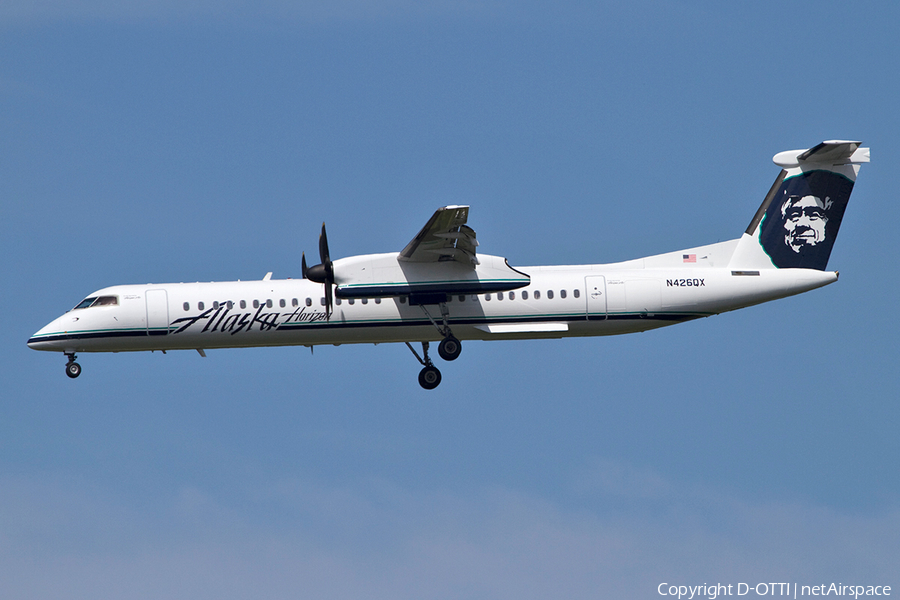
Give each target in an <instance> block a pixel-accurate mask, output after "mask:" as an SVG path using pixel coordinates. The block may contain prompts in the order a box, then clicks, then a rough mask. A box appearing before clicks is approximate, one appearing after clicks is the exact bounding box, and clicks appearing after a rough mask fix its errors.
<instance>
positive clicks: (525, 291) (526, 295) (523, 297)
mask: <svg viewBox="0 0 900 600" xmlns="http://www.w3.org/2000/svg"><path fill="white" fill-rule="evenodd" d="M522 300H528V290H522Z"/></svg>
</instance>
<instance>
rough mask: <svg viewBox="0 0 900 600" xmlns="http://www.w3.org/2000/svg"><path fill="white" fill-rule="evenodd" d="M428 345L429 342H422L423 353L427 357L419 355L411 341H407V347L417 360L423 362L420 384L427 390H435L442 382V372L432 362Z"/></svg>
mask: <svg viewBox="0 0 900 600" xmlns="http://www.w3.org/2000/svg"><path fill="white" fill-rule="evenodd" d="M428 346H429V343H428V342H422V354H424V355H425V357H424V358H422V357H421V356H419V353H418V352H416V349H415V348H413V347H412V345H411V344H410V343H409V342H406V347H407V348H409V351H410V352H412V353H413V356H415V357H416V360H418V361H419V362H420V363H421V364H422V370H421V371H419V385H421V386H422V387H423V388H425V389H426V390H433V389H434V388H436V387H437V386H438V385H439V384H440V383H441V372H440V371H438V368H437V367H436V366H434V363H433V362H431V358H430V357H429V356H428Z"/></svg>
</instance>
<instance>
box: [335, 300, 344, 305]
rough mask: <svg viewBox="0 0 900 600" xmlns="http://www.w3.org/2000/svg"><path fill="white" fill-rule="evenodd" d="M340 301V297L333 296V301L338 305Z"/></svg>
mask: <svg viewBox="0 0 900 600" xmlns="http://www.w3.org/2000/svg"><path fill="white" fill-rule="evenodd" d="M341 302H343V301H342V300H341V299H340V298H335V299H334V303H335V304H337V305H338V306H340V305H341Z"/></svg>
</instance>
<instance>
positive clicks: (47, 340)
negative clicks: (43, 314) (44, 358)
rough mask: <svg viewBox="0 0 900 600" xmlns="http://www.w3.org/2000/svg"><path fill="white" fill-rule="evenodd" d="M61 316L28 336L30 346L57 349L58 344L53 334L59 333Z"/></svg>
mask: <svg viewBox="0 0 900 600" xmlns="http://www.w3.org/2000/svg"><path fill="white" fill-rule="evenodd" d="M60 318H62V317H59V318H56V319H54V320H53V321H50V322H49V323H47V324H46V325H44V326H43V327H41V328H40V329H38V330H37V331H36V332H34V335H32V336H31V337H30V338H28V342H27V344H28V347H29V348H31V349H32V350H56V349H57V348H56V344H55V343H54V340H53V336H54V334H58V333H59V330H58V327H56V324H57V322H58V321H59V319H60Z"/></svg>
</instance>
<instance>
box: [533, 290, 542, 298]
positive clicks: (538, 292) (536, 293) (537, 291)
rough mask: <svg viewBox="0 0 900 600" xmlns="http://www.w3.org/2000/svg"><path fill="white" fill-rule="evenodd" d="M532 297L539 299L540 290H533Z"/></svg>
mask: <svg viewBox="0 0 900 600" xmlns="http://www.w3.org/2000/svg"><path fill="white" fill-rule="evenodd" d="M534 299H535V300H540V299H541V290H534Z"/></svg>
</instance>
